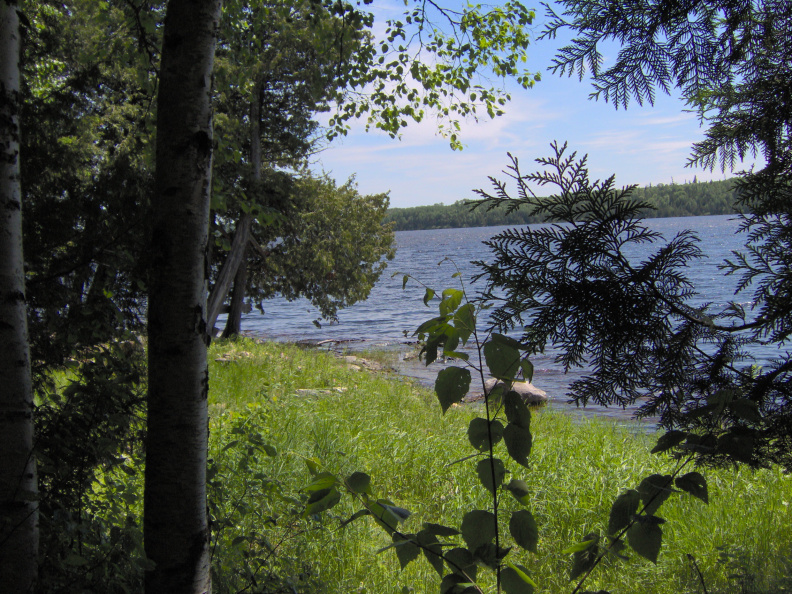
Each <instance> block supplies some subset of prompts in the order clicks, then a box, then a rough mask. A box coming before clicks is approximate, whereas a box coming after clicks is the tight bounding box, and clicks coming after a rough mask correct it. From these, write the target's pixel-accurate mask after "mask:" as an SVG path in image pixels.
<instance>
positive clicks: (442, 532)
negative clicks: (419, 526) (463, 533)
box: [423, 522, 459, 536]
mask: <svg viewBox="0 0 792 594" xmlns="http://www.w3.org/2000/svg"><path fill="white" fill-rule="evenodd" d="M423 529H424V530H425V531H427V532H428V533H429V534H434V535H436V536H456V535H457V534H459V530H457V529H456V528H451V527H450V526H443V525H442V524H432V523H431V522H424V523H423Z"/></svg>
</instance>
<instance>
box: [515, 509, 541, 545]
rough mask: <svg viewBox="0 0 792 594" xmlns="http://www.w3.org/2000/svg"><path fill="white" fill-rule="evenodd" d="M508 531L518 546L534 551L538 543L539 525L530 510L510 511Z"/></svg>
mask: <svg viewBox="0 0 792 594" xmlns="http://www.w3.org/2000/svg"><path fill="white" fill-rule="evenodd" d="M509 532H510V533H511V535H512V538H513V539H514V542H516V543H517V544H518V545H519V546H520V547H522V548H523V549H525V550H526V551H531V552H532V553H536V545H537V544H538V543H539V527H538V526H537V525H536V520H535V519H534V517H533V514H532V513H531V512H529V511H528V510H527V509H521V510H518V511H515V512H512V515H511V519H510V520H509Z"/></svg>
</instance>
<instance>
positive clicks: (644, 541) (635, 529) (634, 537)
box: [627, 522, 663, 563]
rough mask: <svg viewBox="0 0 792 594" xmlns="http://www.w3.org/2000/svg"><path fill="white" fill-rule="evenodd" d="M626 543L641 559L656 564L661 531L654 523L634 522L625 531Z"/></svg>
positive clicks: (661, 535) (660, 542)
mask: <svg viewBox="0 0 792 594" xmlns="http://www.w3.org/2000/svg"><path fill="white" fill-rule="evenodd" d="M627 542H628V543H629V545H630V546H631V547H632V549H633V550H634V551H635V552H636V553H638V554H639V555H640V556H641V557H644V558H646V559H649V561H651V562H652V563H657V556H658V555H659V554H660V546H661V545H662V542H663V530H662V529H661V528H660V526H658V525H657V524H656V523H654V522H636V523H635V524H633V525H632V526H630V529H629V530H627Z"/></svg>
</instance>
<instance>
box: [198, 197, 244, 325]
mask: <svg viewBox="0 0 792 594" xmlns="http://www.w3.org/2000/svg"><path fill="white" fill-rule="evenodd" d="M252 226H253V215H252V214H250V213H249V212H246V213H244V214H243V215H242V218H241V219H239V222H238V223H237V227H236V230H235V232H234V240H233V241H232V242H231V251H230V252H228V256H227V257H226V259H225V262H223V265H222V267H221V268H220V274H218V275H217V280H216V281H215V284H214V286H213V287H212V293H211V294H210V295H209V305H208V307H207V315H206V329H207V332H208V333H209V335H210V336H214V327H215V324H216V323H217V316H219V315H220V310H221V309H222V308H223V303H225V300H226V298H227V297H228V292H229V291H230V290H231V285H232V283H233V282H234V277H235V276H236V274H237V271H238V270H239V267H240V265H241V264H242V261H243V260H244V259H245V254H246V253H247V244H248V242H249V241H250V229H251V227H252Z"/></svg>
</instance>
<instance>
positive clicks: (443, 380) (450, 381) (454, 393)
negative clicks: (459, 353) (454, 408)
mask: <svg viewBox="0 0 792 594" xmlns="http://www.w3.org/2000/svg"><path fill="white" fill-rule="evenodd" d="M469 389H470V371H468V370H467V369H462V368H461V367H448V368H446V369H443V370H442V371H440V373H438V374H437V380H436V381H435V393H436V394H437V399H438V400H439V401H440V407H441V408H442V409H443V413H445V411H447V410H448V409H449V407H450V406H451V405H452V404H455V403H457V402H460V401H461V400H462V398H463V397H464V396H465V394H467V393H468V390H469Z"/></svg>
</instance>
